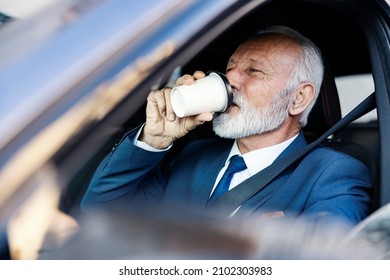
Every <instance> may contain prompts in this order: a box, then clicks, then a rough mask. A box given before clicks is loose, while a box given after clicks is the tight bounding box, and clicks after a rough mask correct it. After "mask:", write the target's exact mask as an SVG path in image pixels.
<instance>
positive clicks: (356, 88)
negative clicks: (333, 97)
mask: <svg viewBox="0 0 390 280" xmlns="http://www.w3.org/2000/svg"><path fill="white" fill-rule="evenodd" d="M335 81H336V86H337V90H338V92H339V97H340V106H341V114H342V116H343V117H344V116H345V115H347V114H348V113H349V112H350V111H351V110H352V109H353V108H355V107H356V106H357V105H358V104H359V103H360V102H362V101H363V100H364V99H365V98H366V97H368V96H369V95H370V94H371V93H372V92H373V91H374V81H373V78H372V74H371V73H369V74H359V75H348V76H340V77H336V78H335ZM376 120H377V113H376V110H373V111H371V112H370V113H368V114H366V115H365V116H363V117H361V118H359V119H357V120H356V121H355V122H358V123H367V122H371V121H376Z"/></svg>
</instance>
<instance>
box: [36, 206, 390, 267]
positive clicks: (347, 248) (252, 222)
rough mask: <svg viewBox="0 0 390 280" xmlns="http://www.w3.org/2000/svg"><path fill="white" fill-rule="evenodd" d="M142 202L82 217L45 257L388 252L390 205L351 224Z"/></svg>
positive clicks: (48, 245) (47, 246)
mask: <svg viewBox="0 0 390 280" xmlns="http://www.w3.org/2000/svg"><path fill="white" fill-rule="evenodd" d="M150 209H151V208H146V207H138V208H137V209H134V210H133V211H131V212H126V211H122V210H123V209H122V210H121V209H116V210H110V211H105V212H104V213H101V214H100V215H95V216H80V219H79V222H80V230H79V231H78V232H77V234H75V235H74V236H73V237H72V238H71V239H70V240H68V241H67V242H66V243H65V244H64V245H61V246H58V243H57V242H56V240H55V237H54V236H50V235H49V236H47V237H46V240H45V242H44V245H43V248H42V250H41V252H40V254H39V259H76V260H77V259H91V260H93V259H275V260H278V259H279V260H280V259H284V260H286V259H317V260H321V259H322V260H323V259H349V260H357V259H389V258H390V255H389V250H390V238H389V237H390V218H389V217H390V207H383V209H382V210H381V211H380V213H375V215H372V217H371V218H370V219H369V220H367V221H364V222H363V223H362V224H360V225H359V226H358V227H356V228H354V229H352V230H351V229H350V228H348V227H345V226H344V225H341V224H338V223H334V224H332V225H330V224H328V225H324V226H318V225H317V226H313V225H310V224H308V223H305V222H304V221H302V220H299V221H298V220H291V219H285V218H283V219H280V218H277V219H271V220H269V219H267V220H266V219H264V218H261V217H253V216H251V217H250V218H245V219H220V218H217V217H212V216H210V215H207V214H199V213H197V214H194V213H186V211H183V210H180V211H177V209H162V208H159V209H156V208H154V210H153V211H151V210H150Z"/></svg>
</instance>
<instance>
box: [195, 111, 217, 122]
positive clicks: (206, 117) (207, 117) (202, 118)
mask: <svg viewBox="0 0 390 280" xmlns="http://www.w3.org/2000/svg"><path fill="white" fill-rule="evenodd" d="M212 119H213V114H212V113H202V114H199V115H197V116H196V117H195V120H196V121H197V122H200V123H204V122H209V121H211V120H212Z"/></svg>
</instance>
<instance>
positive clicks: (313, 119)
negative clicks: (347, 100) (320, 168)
mask: <svg viewBox="0 0 390 280" xmlns="http://www.w3.org/2000/svg"><path fill="white" fill-rule="evenodd" d="M340 119H341V108H340V100H339V94H338V91H337V87H336V82H335V80H334V77H333V73H332V71H331V69H330V67H329V65H327V64H325V69H324V79H323V81H322V85H321V89H320V93H319V95H318V99H317V101H316V104H315V105H314V107H313V109H312V111H311V113H310V115H309V119H308V122H307V125H306V126H305V127H304V128H303V130H304V132H305V135H306V137H307V138H308V140H309V141H312V140H315V139H316V138H318V137H319V136H321V135H322V134H324V133H325V132H326V131H327V130H328V129H330V128H331V127H332V126H333V125H334V124H335V123H336V122H338V121H339V120H340Z"/></svg>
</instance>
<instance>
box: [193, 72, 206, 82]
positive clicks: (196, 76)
mask: <svg viewBox="0 0 390 280" xmlns="http://www.w3.org/2000/svg"><path fill="white" fill-rule="evenodd" d="M204 77H206V74H205V73H203V72H202V71H199V70H198V71H195V73H194V78H195V80H199V79H202V78H204Z"/></svg>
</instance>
